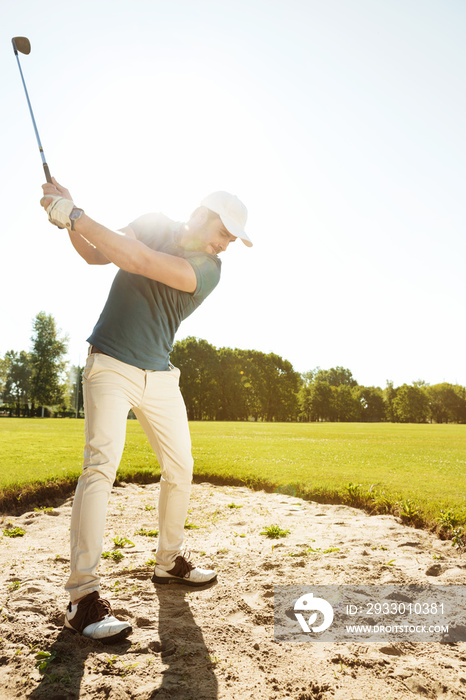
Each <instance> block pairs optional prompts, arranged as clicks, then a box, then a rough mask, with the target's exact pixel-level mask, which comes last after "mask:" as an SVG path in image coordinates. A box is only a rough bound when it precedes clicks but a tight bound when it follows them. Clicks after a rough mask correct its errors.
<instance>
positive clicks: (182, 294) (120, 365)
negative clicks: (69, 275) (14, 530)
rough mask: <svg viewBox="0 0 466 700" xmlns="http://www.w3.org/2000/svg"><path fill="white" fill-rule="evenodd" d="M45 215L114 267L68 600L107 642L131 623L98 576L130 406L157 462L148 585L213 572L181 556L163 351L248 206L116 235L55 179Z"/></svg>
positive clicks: (188, 472) (177, 409)
mask: <svg viewBox="0 0 466 700" xmlns="http://www.w3.org/2000/svg"><path fill="white" fill-rule="evenodd" d="M42 189H43V191H44V196H43V197H42V199H41V204H42V206H43V207H44V209H46V211H47V213H48V215H49V220H50V221H51V222H52V223H53V224H55V225H57V226H58V227H59V228H66V229H67V230H68V233H69V236H70V239H71V243H72V244H73V246H74V248H75V249H76V251H77V252H78V253H79V254H80V255H81V257H83V258H84V260H86V262H88V263H89V264H98V265H103V264H107V263H109V262H112V263H114V264H115V265H117V267H119V268H120V270H119V271H118V272H117V274H116V276H115V279H114V282H113V284H112V287H111V290H110V293H109V297H108V299H107V302H106V304H105V306H104V309H103V311H102V313H101V315H100V318H99V320H98V321H97V324H96V325H95V327H94V330H93V331H92V333H91V335H90V337H89V338H88V342H89V343H90V347H89V356H88V359H87V363H86V367H85V369H84V373H83V387H84V411H85V418H86V420H85V433H86V446H85V450H84V464H83V473H82V475H81V477H80V478H79V481H78V485H77V488H76V493H75V497H74V501H73V509H72V514H71V528H70V536H71V572H70V576H69V579H68V581H67V583H66V590H67V591H68V593H69V595H70V603H69V605H68V609H67V612H66V616H65V626H66V627H67V628H69V629H71V630H72V631H74V632H78V633H81V634H83V635H84V636H86V637H90V638H92V639H99V640H100V641H103V642H115V641H118V640H119V639H124V638H125V637H127V636H128V635H129V634H130V633H131V631H132V629H131V626H130V625H129V624H128V623H127V622H124V621H121V620H118V619H116V618H115V617H114V616H113V615H112V610H111V606H110V603H109V602H108V601H106V600H103V599H102V598H100V595H99V588H100V578H99V576H98V575H97V573H96V572H97V568H98V565H99V561H100V557H101V553H102V544H103V536H104V528H105V519H106V510H107V503H108V499H109V496H110V491H111V488H112V485H113V482H114V480H115V476H116V470H117V468H118V465H119V463H120V459H121V455H122V452H123V447H124V442H125V433H126V422H127V416H128V411H129V410H130V409H133V411H134V413H135V415H136V417H137V418H138V420H139V422H140V423H141V425H142V427H143V429H144V431H145V432H146V434H147V436H148V439H149V442H150V444H151V446H152V448H153V449H154V451H155V453H156V456H157V459H158V461H159V464H160V469H161V479H160V496H159V539H158V546H157V554H156V561H157V563H156V566H155V571H154V576H153V581H154V582H156V583H158V584H167V583H172V582H177V583H181V584H187V585H189V586H204V585H207V584H210V583H212V582H213V581H215V579H216V573H215V571H212V570H210V569H208V570H205V569H201V568H199V567H196V566H195V565H194V564H192V563H191V562H190V561H188V560H187V559H186V557H185V556H183V554H182V547H183V539H184V524H185V522H186V517H187V511H188V502H189V495H190V489H191V481H192V469H193V459H192V456H191V440H190V435H189V428H188V422H187V415H186V409H185V405H184V401H183V398H182V396H181V394H180V390H179V374H180V373H179V370H178V369H176V368H175V367H173V366H172V365H171V364H170V359H169V355H170V351H171V349H172V343H173V339H174V336H175V333H176V331H177V329H178V327H179V325H180V323H181V321H182V320H183V319H184V318H186V317H187V316H188V315H189V314H191V313H192V312H193V311H194V310H195V309H196V308H197V307H198V306H199V305H200V304H201V303H202V301H203V300H204V299H205V298H206V297H207V295H208V294H210V292H211V291H212V290H213V289H214V288H215V286H216V285H217V283H218V281H219V279H220V260H219V258H218V257H217V255H218V253H221V252H223V251H225V250H226V249H227V247H228V245H229V244H230V243H232V242H233V241H235V240H236V239H237V238H241V239H242V240H243V242H244V243H245V244H246V245H247V246H252V243H251V241H250V239H249V237H248V236H247V234H246V233H245V231H244V226H245V223H246V218H247V210H246V207H245V206H244V204H242V202H240V200H239V199H238V198H237V197H235V196H234V195H231V194H229V193H227V192H214V193H213V194H211V195H209V196H208V197H206V198H205V199H204V200H203V202H202V203H201V206H200V207H198V208H197V209H196V210H195V211H194V213H193V214H192V215H191V217H190V219H189V221H188V222H187V223H186V224H179V223H175V222H174V221H172V220H170V219H168V218H167V217H165V216H163V215H162V214H148V215H145V216H142V217H140V218H138V219H136V220H135V221H133V223H131V224H130V225H129V226H127V227H126V228H124V229H122V230H121V232H118V233H117V232H114V231H111V230H109V229H107V228H105V226H102V225H101V224H99V223H97V222H96V221H94V220H92V219H91V218H90V217H89V216H87V215H86V214H85V213H84V211H83V210H82V209H79V208H77V207H75V205H74V203H73V201H72V198H71V195H70V193H69V192H68V190H67V189H65V188H64V187H62V186H61V185H60V184H59V183H58V182H57V181H56V180H55V179H53V182H52V183H49V184H45V185H43V188H42Z"/></svg>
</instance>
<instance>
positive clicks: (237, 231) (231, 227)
mask: <svg viewBox="0 0 466 700" xmlns="http://www.w3.org/2000/svg"><path fill="white" fill-rule="evenodd" d="M219 216H220V215H219ZM220 218H221V220H222V223H223V225H224V226H225V228H226V229H227V231H229V232H230V233H231V235H232V236H236V238H241V240H242V241H243V243H244V245H247V247H248V248H252V246H253V243H252V241H251V239H250V238H249V236H248V234H247V233H246V231H243V229H242V228H241V226H238V224H235V222H234V221H233V220H232V219H228V218H227V217H226V216H220Z"/></svg>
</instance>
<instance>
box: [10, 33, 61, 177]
mask: <svg viewBox="0 0 466 700" xmlns="http://www.w3.org/2000/svg"><path fill="white" fill-rule="evenodd" d="M11 43H12V44H13V51H14V52H15V56H16V60H17V61H18V68H19V72H20V74H21V80H22V81H23V87H24V92H25V93H26V99H27V101H28V106H29V111H30V113H31V119H32V124H33V126H34V131H35V133H36V139H37V143H38V146H39V151H40V156H41V158H42V165H43V166H44V173H45V178H46V180H47V182H52V178H51V177H50V171H49V166H48V165H47V161H46V160H45V154H44V149H43V148H42V144H41V142H40V138H39V132H38V131H37V126H36V120H35V119H34V113H33V111H32V107H31V103H30V101H29V95H28V91H27V88H26V83H25V82H24V77H23V71H22V70H21V64H20V62H19V56H18V51H19V52H20V53H24V54H25V55H26V56H27V55H28V54H29V53H31V42H30V41H29V39H27V38H26V37H25V36H15V37H13V39H12V40H11Z"/></svg>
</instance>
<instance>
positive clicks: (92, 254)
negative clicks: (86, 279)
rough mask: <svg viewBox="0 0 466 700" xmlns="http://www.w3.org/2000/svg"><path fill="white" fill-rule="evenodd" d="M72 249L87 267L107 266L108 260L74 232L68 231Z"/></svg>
mask: <svg viewBox="0 0 466 700" xmlns="http://www.w3.org/2000/svg"><path fill="white" fill-rule="evenodd" d="M68 233H69V236H70V241H71V243H72V245H73V248H74V249H75V251H76V252H77V253H79V255H80V256H81V257H82V258H83V259H84V260H85V261H86V262H87V263H88V264H89V265H107V264H108V263H109V262H110V260H109V259H108V258H107V257H106V256H105V255H104V254H103V253H101V252H100V250H97V248H96V247H95V246H93V245H92V244H91V243H89V242H88V241H86V239H85V238H83V237H82V236H81V235H80V234H79V233H77V232H76V231H69V232H68Z"/></svg>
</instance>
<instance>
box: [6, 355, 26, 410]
mask: <svg viewBox="0 0 466 700" xmlns="http://www.w3.org/2000/svg"><path fill="white" fill-rule="evenodd" d="M3 362H4V367H5V385H4V390H3V400H4V401H5V403H8V404H13V405H14V406H15V407H16V415H17V416H18V417H19V416H20V415H21V408H22V406H23V407H24V410H25V412H26V413H27V402H28V398H29V392H30V379H31V360H30V356H29V354H28V353H27V352H25V351H24V350H21V352H19V353H18V352H15V351H14V350H8V352H6V353H5V358H4V360H3Z"/></svg>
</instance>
